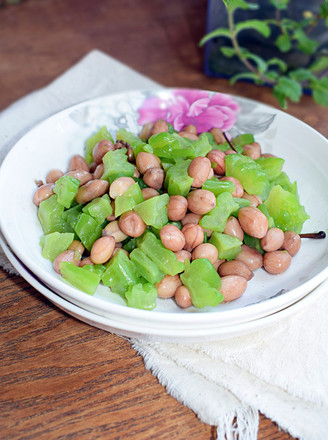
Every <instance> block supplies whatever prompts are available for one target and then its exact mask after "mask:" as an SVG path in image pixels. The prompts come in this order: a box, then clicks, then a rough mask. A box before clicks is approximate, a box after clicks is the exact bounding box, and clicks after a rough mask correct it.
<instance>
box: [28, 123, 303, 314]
mask: <svg viewBox="0 0 328 440" xmlns="http://www.w3.org/2000/svg"><path fill="white" fill-rule="evenodd" d="M283 165H284V159H282V158H280V157H276V156H274V155H272V154H265V153H262V151H261V146H260V144H259V143H258V142H256V141H255V139H254V136H253V135H252V134H242V135H239V136H237V137H235V138H231V139H230V138H229V136H228V135H227V134H226V133H223V132H222V131H221V130H220V129H218V128H213V129H211V130H210V131H208V132H203V133H197V129H196V127H195V126H194V125H188V126H186V127H184V128H183V130H182V131H180V132H177V131H176V130H174V129H173V127H172V126H171V125H170V124H169V123H167V122H166V121H164V120H158V121H156V122H155V123H151V124H146V125H145V126H144V127H143V129H142V131H141V133H139V136H138V135H136V134H134V133H131V132H129V131H127V130H126V129H119V130H118V131H117V133H116V139H115V140H114V139H113V137H112V136H111V134H110V133H109V132H108V130H107V128H106V127H101V128H100V129H99V130H98V132H96V133H94V134H92V136H91V137H90V138H88V139H87V141H86V147H85V155H84V157H82V156H81V155H75V156H73V157H71V158H70V160H69V164H68V170H67V171H66V172H65V173H64V172H63V171H61V170H57V169H52V170H50V171H49V172H48V173H47V176H46V183H45V184H43V183H42V182H40V181H38V188H37V189H36V191H35V193H34V197H33V201H34V203H35V205H36V206H37V207H38V218H39V220H40V223H41V226H42V229H43V233H44V235H43V236H42V237H41V239H40V245H41V248H42V256H43V257H44V258H47V259H49V260H50V261H51V262H53V267H54V270H55V271H56V272H58V273H60V274H61V275H62V276H63V277H64V279H65V280H66V281H68V282H69V283H70V284H72V285H73V286H74V287H77V288H78V289H80V290H82V291H83V292H85V293H87V294H89V295H93V294H94V293H95V291H96V289H97V287H98V285H99V283H100V282H102V283H103V284H104V285H105V286H108V287H109V288H110V289H111V290H112V291H113V292H115V293H117V294H118V295H121V296H122V297H123V298H124V299H125V301H126V303H127V305H128V306H130V307H135V308H139V309H144V310H152V309H154V308H155V307H156V302H157V298H158V297H159V298H173V299H174V300H175V301H176V303H177V304H178V306H180V307H181V308H188V307H190V306H194V307H196V308H204V307H208V306H210V307H215V306H217V305H218V304H220V303H221V302H228V301H233V300H236V299H237V298H239V297H240V296H241V295H243V293H244V292H245V291H246V288H247V283H248V282H251V280H252V278H253V276H254V273H253V272H254V271H256V270H260V268H263V269H264V270H266V271H267V272H269V273H270V274H273V275H276V274H280V273H282V272H284V271H286V270H287V269H288V267H289V265H290V264H291V260H292V257H294V255H295V254H296V253H297V252H298V250H299V249H300V245H301V238H300V235H299V234H300V232H301V230H302V226H303V223H304V222H305V220H307V219H308V218H309V216H308V215H307V213H306V211H305V209H304V207H303V206H302V205H301V204H300V202H299V197H298V193H297V185H296V182H294V183H292V182H291V181H290V179H289V177H288V176H287V174H286V173H285V172H284V171H282V168H283Z"/></svg>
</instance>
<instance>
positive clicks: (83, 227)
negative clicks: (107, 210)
mask: <svg viewBox="0 0 328 440" xmlns="http://www.w3.org/2000/svg"><path fill="white" fill-rule="evenodd" d="M74 231H75V232H76V235H77V236H78V237H79V239H80V240H81V242H82V243H83V245H84V246H85V248H86V249H87V250H88V251H90V250H91V248H92V245H93V243H94V242H95V241H96V240H97V239H98V238H99V237H100V236H101V233H102V227H101V224H100V223H98V222H97V220H95V219H94V218H93V217H91V216H90V215H88V214H84V212H82V214H80V216H79V218H78V220H77V222H76V224H75V225H74Z"/></svg>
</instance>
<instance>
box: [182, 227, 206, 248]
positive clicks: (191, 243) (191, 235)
mask: <svg viewBox="0 0 328 440" xmlns="http://www.w3.org/2000/svg"><path fill="white" fill-rule="evenodd" d="M181 232H182V233H183V235H184V237H185V240H186V243H185V246H184V249H185V250H186V251H189V252H191V251H192V250H193V249H195V247H196V246H198V245H200V244H201V243H203V241H204V230H203V228H202V227H201V226H200V225H195V224H193V223H187V224H186V225H185V226H183V228H182V229H181Z"/></svg>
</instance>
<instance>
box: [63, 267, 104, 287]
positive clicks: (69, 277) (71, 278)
mask: <svg viewBox="0 0 328 440" xmlns="http://www.w3.org/2000/svg"><path fill="white" fill-rule="evenodd" d="M59 270H60V273H61V275H62V276H63V278H64V279H65V280H66V281H68V282H69V283H70V284H72V286H74V287H76V288H77V289H79V290H82V292H85V293H87V294H88V295H93V294H94V293H95V291H96V289H97V287H98V285H99V283H100V276H99V275H98V274H97V273H96V272H92V271H90V270H89V269H86V268H85V267H78V266H75V264H74V263H71V262H68V261H62V262H61V263H59Z"/></svg>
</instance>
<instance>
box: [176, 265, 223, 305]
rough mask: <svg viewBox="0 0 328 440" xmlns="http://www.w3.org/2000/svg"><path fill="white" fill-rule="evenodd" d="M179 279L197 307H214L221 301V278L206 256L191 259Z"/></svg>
mask: <svg viewBox="0 0 328 440" xmlns="http://www.w3.org/2000/svg"><path fill="white" fill-rule="evenodd" d="M180 279H181V281H182V283H183V284H184V285H185V286H186V287H187V289H188V290H189V292H190V296H191V302H192V304H193V305H194V306H195V307H197V308H198V309H202V308H204V307H207V306H211V307H215V306H217V305H218V304H220V302H222V301H223V295H222V293H220V292H219V289H220V287H221V278H220V276H219V274H218V273H217V271H216V270H215V268H214V266H213V264H212V263H211V262H210V261H209V260H208V259H207V258H198V259H197V260H194V261H192V263H191V264H190V265H188V267H187V268H186V270H185V271H184V273H183V274H181V275H180Z"/></svg>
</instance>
